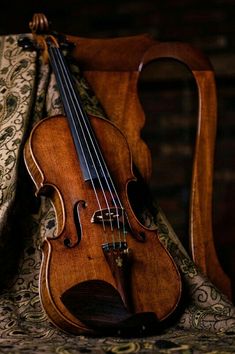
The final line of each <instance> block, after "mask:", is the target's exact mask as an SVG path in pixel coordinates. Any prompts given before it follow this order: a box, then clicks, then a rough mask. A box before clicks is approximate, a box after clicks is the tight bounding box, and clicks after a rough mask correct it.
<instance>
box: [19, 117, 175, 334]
mask: <svg viewBox="0 0 235 354" xmlns="http://www.w3.org/2000/svg"><path fill="white" fill-rule="evenodd" d="M90 120H91V124H92V127H93V129H94V131H95V135H96V138H97V140H98V142H99V144H100V146H101V147H102V152H103V154H104V158H105V161H106V163H107V166H108V168H109V170H110V173H111V175H112V176H113V179H114V182H115V185H116V187H117V190H118V192H119V196H120V199H121V200H122V203H123V206H124V208H125V210H126V213H127V220H128V225H129V227H128V230H127V231H126V234H127V237H126V240H127V243H128V251H126V250H125V251H124V252H123V253H122V254H115V253H116V250H115V247H114V249H113V250H112V252H111V253H112V254H111V261H108V260H107V259H106V258H107V257H105V255H104V253H105V251H104V250H103V249H102V247H101V245H102V243H103V242H104V241H103V239H104V234H108V237H112V233H113V230H111V229H109V228H108V227H105V232H104V228H103V225H102V223H99V222H96V218H94V214H95V212H96V209H97V202H96V199H95V196H94V191H93V189H92V186H91V183H90V182H89V181H88V182H87V181H84V178H83V175H82V172H81V168H80V164H79V160H78V157H77V153H76V151H75V148H74V143H73V139H72V136H71V132H70V129H69V126H68V122H67V119H66V118H65V117H64V116H55V117H50V118H46V119H44V120H42V121H41V122H39V123H38V124H37V125H36V126H35V127H34V129H33V130H32V132H31V134H30V138H29V139H28V141H27V144H26V146H25V150H24V154H25V162H26V166H27V169H28V171H29V173H30V175H31V177H32V179H33V181H34V184H35V185H36V189H37V195H41V194H43V195H46V196H48V197H49V198H50V199H51V200H52V203H53V205H54V208H55V212H56V219H57V234H56V237H55V238H53V239H46V240H45V242H44V245H43V259H42V266H41V273H40V297H41V301H42V304H43V307H44V309H45V311H46V313H47V314H48V316H49V318H50V319H51V321H52V322H53V323H54V324H55V325H56V326H58V327H60V328H62V329H63V330H65V331H69V332H72V333H75V334H82V333H83V334H84V333H99V332H100V331H101V330H102V328H103V329H109V330H110V328H115V329H116V328H117V332H118V333H120V331H121V329H122V326H121V325H119V324H120V323H123V322H125V321H124V320H125V319H129V318H131V317H132V316H134V314H141V313H146V314H149V313H150V314H151V316H150V318H148V316H147V317H146V318H145V319H144V320H143V323H144V324H143V323H142V322H141V321H142V320H141V316H140V323H141V325H140V327H141V329H143V328H145V327H147V326H148V324H150V323H151V326H154V321H152V317H153V315H154V316H156V323H155V325H157V323H158V322H159V321H160V322H161V321H163V320H164V319H166V318H167V317H168V316H169V315H170V314H172V313H173V312H174V310H175V309H176V307H177V305H178V303H179V300H180V296H181V280H180V276H179V272H178V270H177V267H176V265H175V263H174V261H173V259H172V258H171V256H170V254H169V253H168V252H167V250H166V249H165V247H164V246H163V245H162V244H161V242H160V241H159V238H158V236H157V232H156V231H153V230H149V229H148V228H146V227H145V226H144V225H142V224H141V223H140V221H139V220H138V219H137V217H136V215H135V214H134V212H133V210H132V207H131V204H130V201H129V197H128V186H129V184H131V183H136V178H135V176H134V174H133V171H132V157H131V153H130V150H129V147H128V143H127V141H126V138H125V137H124V135H123V134H122V133H121V131H120V130H119V129H118V128H117V127H116V126H115V125H114V124H113V123H111V122H109V121H107V120H105V119H102V118H97V117H90ZM97 193H98V194H99V199H100V201H101V204H102V205H101V207H102V208H105V200H104V197H103V193H102V192H101V191H100V190H99V189H98V190H97ZM97 217H99V216H97ZM115 228H116V227H114V232H116V230H115ZM110 244H111V243H110ZM117 252H118V251H117ZM129 253H130V254H129ZM118 260H119V261H121V265H120V264H118ZM117 264H118V265H117ZM79 284H81V286H80V287H79ZM83 285H84V286H83ZM70 290H71V291H70ZM66 296H67V297H66ZM89 304H90V305H89ZM135 322H136V323H137V322H138V319H137V320H136V321H135ZM145 322H146V323H145ZM127 326H129V322H128V325H127ZM130 326H132V324H131V325H130ZM134 327H135V326H134ZM124 328H126V326H125V325H124Z"/></svg>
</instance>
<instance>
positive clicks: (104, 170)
mask: <svg viewBox="0 0 235 354" xmlns="http://www.w3.org/2000/svg"><path fill="white" fill-rule="evenodd" d="M55 50H56V51H57V52H58V54H59V55H58V59H60V62H61V67H62V68H63V69H64V76H65V78H69V81H68V80H65V84H68V83H69V84H70V86H71V88H72V90H68V92H70V93H71V92H72V93H73V95H74V99H75V102H76V103H77V108H78V109H79V111H80V115H81V116H82V118H83V120H82V122H84V124H85V129H86V131H87V133H88V135H89V138H90V141H91V143H92V146H93V151H94V152H95V154H96V157H97V160H98V162H99V164H100V167H101V170H102V173H103V176H104V178H105V182H106V185H107V186H108V189H109V192H110V195H111V196H112V199H113V203H114V205H115V209H116V215H117V216H118V207H117V205H116V201H115V199H114V197H113V194H115V195H116V198H117V200H118V202H119V208H120V209H121V213H122V220H123V222H122V227H123V229H122V232H123V239H124V241H126V228H125V218H127V215H125V210H124V208H123V206H122V204H121V201H120V199H119V196H118V193H117V191H116V188H115V185H114V183H113V180H112V178H111V176H110V173H109V170H108V168H107V165H106V163H105V161H104V158H103V155H102V153H101V152H100V149H99V146H98V145H96V147H95V146H94V143H96V139H95V137H94V135H93V130H92V128H91V127H90V125H89V119H88V118H87V116H86V114H85V112H84V111H83V110H82V104H81V102H80V101H79V95H76V90H75V89H74V87H73V82H74V81H73V80H74V79H73V77H72V76H71V73H70V71H69V70H68V68H67V66H66V65H65V62H64V60H63V56H62V53H61V51H60V50H59V49H58V48H55ZM74 99H73V98H71V103H72V104H73V103H74ZM75 113H77V110H76V109H75ZM85 118H86V119H85ZM75 122H78V123H80V128H82V126H81V121H80V120H79V119H77V120H76V121H75ZM75 122H74V123H75ZM88 128H90V129H88ZM76 129H77V128H76ZM83 135H84V136H85V134H84V132H83ZM91 135H93V136H91ZM85 142H86V143H87V139H85ZM87 146H88V147H89V145H87ZM97 152H99V154H98V153H97ZM89 153H90V156H91V157H92V154H91V152H90V151H89ZM101 160H102V161H101ZM101 162H103V165H102V163H101ZM93 165H94V166H95V164H94V162H93ZM103 166H104V167H103ZM95 168H96V166H95ZM96 175H97V176H98V171H97V169H96ZM106 175H107V176H108V179H107V177H106ZM108 181H110V182H111V187H112V189H113V191H114V193H113V191H112V190H111V187H110V184H109V182H108ZM99 183H100V186H101V187H102V183H101V180H99ZM102 191H103V194H104V195H105V192H104V188H102ZM108 209H109V207H108ZM109 210H110V209H109ZM117 225H118V230H119V241H120V242H121V234H120V223H119V219H118V218H117ZM112 229H113V228H112Z"/></svg>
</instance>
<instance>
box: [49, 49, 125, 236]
mask: <svg viewBox="0 0 235 354" xmlns="http://www.w3.org/2000/svg"><path fill="white" fill-rule="evenodd" d="M53 48H54V47H53ZM55 50H56V49H55ZM56 51H58V50H56ZM58 53H59V60H60V61H62V64H61V62H60V67H62V70H63V75H64V76H65V79H64V81H65V84H66V85H68V84H67V80H66V77H67V76H68V73H67V70H66V67H64V64H63V60H62V59H63V58H60V57H61V53H60V51H58ZM65 74H66V75H65ZM69 85H71V86H72V84H71V83H70V82H69ZM61 86H62V87H63V84H62V85H61ZM68 91H69V92H70V90H68ZM75 99H76V100H77V96H76V97H75ZM71 100H72V103H73V99H71ZM68 106H70V105H68ZM74 110H75V112H76V109H75V108H74ZM85 123H86V122H85ZM80 125H81V123H80ZM85 128H86V129H88V128H87V126H86V127H85ZM75 129H77V127H76V126H75ZM80 129H82V130H83V127H81V126H80ZM88 134H89V131H88ZM83 135H84V138H85V133H84V131H83ZM89 138H90V139H91V137H90V136H89ZM85 141H86V138H85ZM91 142H92V143H93V141H92V139H91ZM87 144H88V143H87ZM87 147H88V150H89V153H90V155H91V158H92V159H93V157H92V154H91V152H90V148H89V146H88V145H87ZM95 152H96V151H95ZM96 154H97V152H96ZM101 156H102V155H101ZM97 158H98V160H99V163H100V167H101V170H102V172H103V176H104V178H105V181H106V185H107V186H108V188H109V191H110V194H111V196H112V198H113V192H112V190H111V187H110V185H109V182H108V179H107V177H106V174H107V173H105V171H104V169H103V166H102V164H101V162H100V158H99V156H98V155H97ZM87 165H88V164H87ZM87 167H88V166H87ZM94 167H95V169H96V174H97V177H98V178H99V183H100V186H101V189H102V192H103V194H104V197H105V198H106V196H105V192H104V187H103V186H102V182H101V179H100V177H99V174H98V171H97V168H96V165H95V164H94ZM105 167H106V166H105ZM106 168H107V167H106ZM88 170H89V167H88ZM89 173H90V171H89ZM90 175H91V174H90ZM108 176H110V175H109V171H108ZM110 180H111V178H110ZM91 181H92V178H91ZM111 182H112V180H111ZM112 183H113V182H112ZM93 189H94V190H95V186H94V183H93ZM114 190H115V187H114ZM95 193H96V192H95ZM115 193H116V190H115ZM96 196H97V198H98V195H97V193H96ZM116 196H117V198H118V201H119V204H120V205H121V203H120V200H119V197H118V195H117V193H116ZM113 202H114V204H115V207H116V211H117V212H116V214H117V216H118V209H117V208H118V207H117V205H116V201H115V199H114V198H113ZM98 203H99V205H100V202H99V201H98ZM107 203H108V201H107V198H106V205H107V208H108V210H109V212H110V207H109V205H108V204H107ZM121 210H122V213H123V215H122V218H123V221H124V220H125V219H124V208H123V207H122V206H121ZM110 221H111V229H112V230H113V226H112V220H111V216H110ZM117 223H118V229H119V230H120V225H119V219H118V218H117ZM123 233H124V236H125V226H124V222H123ZM119 240H120V236H119ZM120 241H121V240H120Z"/></svg>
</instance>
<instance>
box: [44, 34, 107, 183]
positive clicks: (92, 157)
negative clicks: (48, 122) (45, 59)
mask: <svg viewBox="0 0 235 354" xmlns="http://www.w3.org/2000/svg"><path fill="white" fill-rule="evenodd" d="M48 52H49V56H50V62H51V66H52V70H53V72H54V74H55V77H56V82H57V85H58V89H59V92H60V96H61V100H62V104H63V107H64V111H65V115H66V117H67V119H68V123H69V126H70V131H71V134H72V137H73V141H74V145H75V148H76V151H77V154H78V157H79V160H80V166H81V170H82V173H83V177H84V180H85V181H88V180H93V181H95V180H97V179H100V178H101V179H104V180H107V179H109V178H110V175H109V172H108V169H107V166H106V165H105V162H104V160H103V156H102V153H101V151H100V148H99V145H98V142H97V140H96V138H95V135H94V133H93V129H92V127H91V124H90V120H89V117H88V116H87V114H86V112H85V110H84V109H83V106H82V102H81V97H80V95H79V93H78V90H77V87H76V83H75V80H74V77H73V75H72V73H71V71H70V68H69V65H68V63H67V61H66V59H65V57H64V55H63V54H62V51H61V49H60V48H58V47H56V46H55V45H54V44H53V43H51V42H50V41H49V43H48Z"/></svg>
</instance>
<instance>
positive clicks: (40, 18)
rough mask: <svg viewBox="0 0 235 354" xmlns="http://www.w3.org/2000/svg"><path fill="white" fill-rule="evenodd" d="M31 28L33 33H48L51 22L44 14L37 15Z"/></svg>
mask: <svg viewBox="0 0 235 354" xmlns="http://www.w3.org/2000/svg"><path fill="white" fill-rule="evenodd" d="M29 28H30V30H31V31H32V33H47V32H48V31H49V22H48V19H47V18H46V16H45V15H44V14H43V13H35V14H34V15H33V18H32V21H30V22H29Z"/></svg>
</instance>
